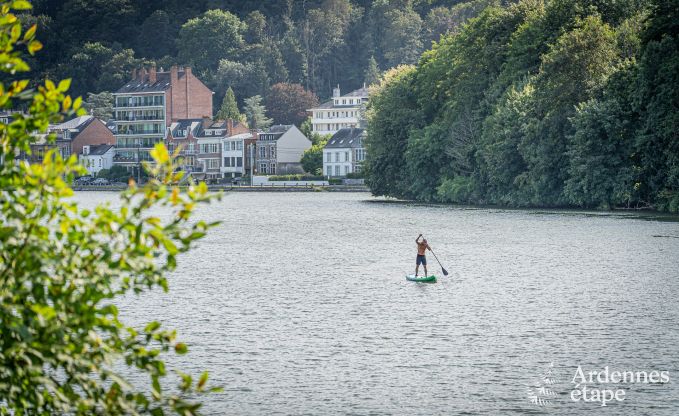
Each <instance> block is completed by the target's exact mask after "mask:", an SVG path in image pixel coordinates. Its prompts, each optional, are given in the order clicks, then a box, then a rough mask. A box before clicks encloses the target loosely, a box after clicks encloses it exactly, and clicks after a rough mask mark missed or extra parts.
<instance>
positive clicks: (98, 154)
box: [79, 144, 116, 176]
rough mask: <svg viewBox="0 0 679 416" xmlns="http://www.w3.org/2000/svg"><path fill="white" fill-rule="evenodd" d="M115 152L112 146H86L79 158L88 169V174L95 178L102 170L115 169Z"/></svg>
mask: <svg viewBox="0 0 679 416" xmlns="http://www.w3.org/2000/svg"><path fill="white" fill-rule="evenodd" d="M115 152H116V149H115V147H114V146H113V145H112V144H100V145H95V146H90V145H85V146H83V150H82V153H81V154H80V156H79V161H80V164H81V165H83V166H84V167H85V169H87V173H89V174H90V175H92V176H95V175H96V174H97V173H99V171H100V170H102V169H111V168H112V167H113V156H114V155H115Z"/></svg>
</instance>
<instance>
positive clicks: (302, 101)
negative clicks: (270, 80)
mask: <svg viewBox="0 0 679 416" xmlns="http://www.w3.org/2000/svg"><path fill="white" fill-rule="evenodd" d="M317 105H318V97H316V95H315V94H314V93H312V92H310V91H306V90H305V89H304V87H302V86H301V85H299V84H288V83H278V84H274V85H273V86H272V87H271V90H270V91H269V94H268V95H267V96H266V108H267V114H268V115H269V116H271V118H273V122H274V123H275V124H295V125H297V126H299V125H301V124H302V123H303V122H304V120H306V119H307V110H308V109H310V108H313V107H315V106H317Z"/></svg>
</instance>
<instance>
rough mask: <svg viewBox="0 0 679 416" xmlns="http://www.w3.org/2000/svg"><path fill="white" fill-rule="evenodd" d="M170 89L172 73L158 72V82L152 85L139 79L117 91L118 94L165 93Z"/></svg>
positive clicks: (131, 81)
mask: <svg viewBox="0 0 679 416" xmlns="http://www.w3.org/2000/svg"><path fill="white" fill-rule="evenodd" d="M168 88H170V73H169V72H156V82H154V83H150V82H148V80H145V81H144V82H142V81H141V80H140V79H139V78H137V79H133V80H130V81H128V82H127V84H125V85H123V86H122V87H120V88H119V89H118V91H116V92H115V93H116V94H124V93H131V92H163V91H165V90H166V89H168Z"/></svg>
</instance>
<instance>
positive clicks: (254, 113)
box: [243, 95, 272, 130]
mask: <svg viewBox="0 0 679 416" xmlns="http://www.w3.org/2000/svg"><path fill="white" fill-rule="evenodd" d="M261 102H262V97H260V96H259V95H255V96H254V97H250V98H246V99H245V107H244V108H243V113H245V118H246V119H247V121H248V125H249V126H250V128H251V129H262V130H264V129H267V128H268V127H269V126H270V125H271V122H272V120H271V119H270V118H268V117H267V116H266V107H264V105H262V104H261Z"/></svg>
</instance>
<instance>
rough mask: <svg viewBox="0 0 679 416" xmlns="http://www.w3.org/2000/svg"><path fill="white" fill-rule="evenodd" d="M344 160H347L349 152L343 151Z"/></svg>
mask: <svg viewBox="0 0 679 416" xmlns="http://www.w3.org/2000/svg"><path fill="white" fill-rule="evenodd" d="M344 161H345V162H348V161H349V152H344Z"/></svg>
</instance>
